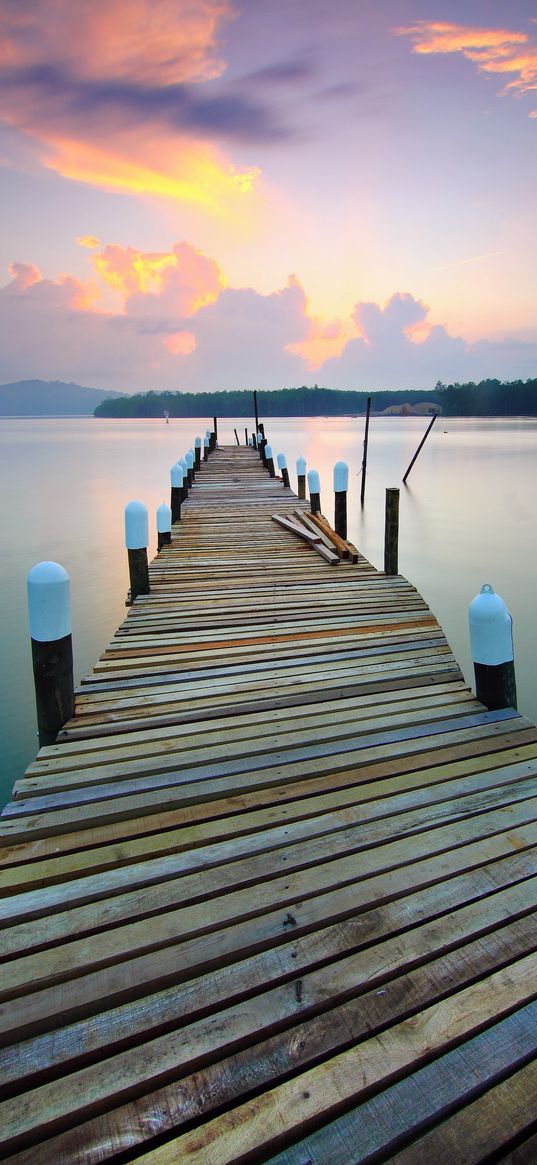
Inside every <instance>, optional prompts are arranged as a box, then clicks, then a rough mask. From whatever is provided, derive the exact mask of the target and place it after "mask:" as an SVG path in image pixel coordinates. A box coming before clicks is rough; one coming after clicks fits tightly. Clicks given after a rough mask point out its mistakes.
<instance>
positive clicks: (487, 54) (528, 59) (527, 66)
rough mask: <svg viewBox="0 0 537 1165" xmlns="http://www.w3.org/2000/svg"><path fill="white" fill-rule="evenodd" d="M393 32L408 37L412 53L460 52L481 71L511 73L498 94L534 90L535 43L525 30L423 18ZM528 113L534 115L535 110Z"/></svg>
mask: <svg viewBox="0 0 537 1165" xmlns="http://www.w3.org/2000/svg"><path fill="white" fill-rule="evenodd" d="M394 32H395V33H396V35H398V36H411V37H412V38H413V40H414V44H413V52H415V53H426V54H428V53H462V55H463V56H464V57H466V59H467V60H469V61H472V62H473V63H474V64H476V65H477V67H478V69H479V70H480V72H482V73H495V74H500V75H504V74H511V79H510V80H508V81H507V82H506V84H505V86H504V88H503V89H502V91H501V92H502V94H506V93H509V92H513V93H515V94H520V95H523V94H526V93H531V92H533V91H534V90H536V89H537V43H536V42H535V41H533V40H531V38H530V37H529V36H528V34H527V33H525V32H515V31H513V30H512V29H505V28H470V27H467V26H465V25H462V24H443V23H429V22H428V21H425V20H423V21H418V22H417V23H416V24H414V25H412V26H411V27H409V28H396V29H394ZM529 116H530V117H536V116H537V110H533V111H532V112H531V113H530V115H529Z"/></svg>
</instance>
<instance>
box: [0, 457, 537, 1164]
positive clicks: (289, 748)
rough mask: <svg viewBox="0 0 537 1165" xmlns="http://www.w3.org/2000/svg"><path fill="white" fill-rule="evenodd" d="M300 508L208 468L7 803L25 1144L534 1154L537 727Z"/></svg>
mask: <svg viewBox="0 0 537 1165" xmlns="http://www.w3.org/2000/svg"><path fill="white" fill-rule="evenodd" d="M297 507H298V510H300V508H302V509H304V510H306V503H298V501H297V498H296V497H295V496H294V494H293V493H292V492H291V491H290V490H288V489H284V488H283V486H282V483H281V481H280V480H279V479H277V478H276V479H270V478H269V477H268V475H267V474H266V473H265V471H264V470H263V469H262V467H261V466H260V463H259V460H258V458H257V456H256V454H255V453H254V451H252V450H250V449H246V448H239V447H233V448H232V449H230V448H219V449H217V450H216V451H215V452H214V453H213V454H212V455H211V458H210V460H209V461H208V462H207V463H203V464H202V467H201V470H200V471H199V473H198V475H197V480H196V483H195V485H194V488H193V490H192V491H191V494H190V497H189V499H188V502H187V503H186V504H185V505H184V506H183V512H182V518H181V521H180V523H177V524H176V526H174V528H173V539H172V544H171V546H169V547H164V548H163V550H162V551H161V553H160V554H159V555H158V557H157V558H156V559H155V560H154V562H153V563H152V564H151V566H150V579H151V593H150V594H149V595H148V596H143V597H142V596H140V597H139V598H138V599H137V600H136V602H135V603H134V605H133V606H132V608H131V609H130V610H129V613H128V615H127V617H126V619H125V621H124V623H123V625H122V626H121V627H120V628H119V629H118V632H117V634H116V635H115V636H114V639H113V640H112V642H111V643H110V644H109V645H108V647H107V648H106V649H105V651H104V652H103V654H102V656H101V658H100V660H99V661H98V662H97V664H96V666H95V668H94V670H93V672H92V673H91V675H89V676H87V677H85V679H84V680H83V681H82V683H81V685H80V687H79V689H78V691H77V697H76V708H75V715H74V717H73V719H72V720H71V721H69V722H68V723H67V724H66V725H65V727H64V729H63V730H62V732H61V733H60V734H59V737H58V740H57V742H56V743H55V744H53V745H50V746H48V747H46V748H43V749H41V751H40V752H39V754H38V756H37V758H36V760H35V761H34V762H33V763H32V764H31V765H30V766H29V767H28V770H27V772H26V774H25V775H24V777H23V778H22V779H21V780H20V781H18V782H17V783H16V785H15V788H14V791H13V799H12V802H11V803H10V804H9V805H8V806H7V807H6V809H5V810H4V813H3V814H2V816H1V818H0V842H1V844H2V848H1V850H0V893H1V895H2V906H3V910H2V918H1V926H0V960H1V961H0V965H1V968H2V975H1V977H0V1078H1V1079H2V1100H1V1102H0V1126H1V1128H2V1134H1V1136H2V1149H3V1154H4V1158H5V1159H6V1160H8V1161H10V1162H12V1165H48V1163H49V1162H61V1163H62V1165H82V1163H83V1165H92V1163H95V1165H97V1162H104V1161H110V1162H114V1161H116V1162H120V1161H121V1162H124V1161H127V1160H131V1159H132V1160H135V1159H136V1160H140V1161H143V1162H146V1165H174V1163H175V1162H177V1163H179V1162H180V1163H186V1162H191V1163H195V1165H225V1163H231V1162H243V1163H244V1165H246V1163H247V1162H253V1161H255V1162H270V1163H271V1165H305V1163H306V1162H310V1163H311V1165H352V1163H353V1162H355V1163H356V1165H360V1163H361V1165H364V1163H365V1162H369V1161H373V1160H374V1161H375V1162H376V1161H378V1162H380V1161H386V1162H388V1161H390V1162H392V1165H396V1163H397V1165H418V1163H419V1165H422V1163H425V1162H427V1163H428V1162H430V1161H433V1160H434V1161H438V1162H439V1163H440V1162H444V1161H445V1162H448V1161H449V1163H450V1165H456V1163H457V1161H459V1162H462V1161H464V1162H476V1163H477V1162H480V1161H483V1162H484V1161H488V1160H489V1159H492V1158H494V1160H500V1159H504V1160H505V1161H511V1162H512V1165H515V1163H516V1162H517V1161H520V1162H522V1161H531V1160H535V1159H536V1158H535V1155H534V1156H533V1157H532V1155H531V1154H532V1152H533V1151H534V1150H535V1128H534V1121H535V1111H537V1106H536V1101H537V1037H536V1034H535V1033H536V1030H537V1027H536V1019H537V1013H536V1011H535V1009H536V1007H537V876H536V875H537V785H536V781H535V777H536V775H537V730H536V729H535V727H534V726H533V725H532V724H530V723H529V722H528V721H527V720H525V719H524V717H522V716H520V715H518V713H516V712H515V711H514V710H513V709H501V710H499V711H498V712H487V711H486V709H484V708H483V707H482V705H480V704H479V703H478V702H477V701H476V700H475V699H474V698H473V697H472V695H471V693H470V692H469V691H468V688H467V685H466V684H465V681H464V679H463V677H462V675H461V673H460V670H459V668H458V666H457V664H456V662H455V660H454V658H453V655H452V653H451V651H450V649H449V646H448V644H447V643H446V640H445V637H444V635H443V632H442V630H441V628H440V627H439V626H438V624H437V622H436V620H435V619H434V616H433V615H432V614H431V612H430V611H429V610H428V608H427V606H426V604H425V603H424V601H423V599H422V598H421V596H420V595H419V594H418V593H417V592H416V591H415V589H414V588H413V587H412V586H411V585H410V584H409V583H408V582H407V581H406V580H405V579H403V578H401V577H400V576H397V577H395V578H392V577H389V578H388V577H386V576H385V575H384V574H382V573H381V572H379V571H376V570H375V569H374V568H373V567H372V566H371V565H370V564H369V563H368V562H367V561H366V560H365V559H364V558H363V557H362V556H361V555H358V561H357V562H356V563H352V562H350V561H349V560H348V559H345V558H342V560H341V561H340V563H339V565H338V569H337V570H334V568H333V566H332V565H330V564H329V562H325V561H324V560H323V559H322V558H321V557H319V556H318V554H317V553H316V551H315V549H313V548H312V546H310V545H308V543H307V541H304V540H303V539H300V538H298V537H297V536H296V534H295V533H294V531H293V526H294V525H295V524H296V521H297V518H296V511H297ZM274 513H277V514H282V515H283V516H284V518H285V517H286V516H288V518H289V519H290V523H287V522H284V524H281V523H276V522H274V521H273V520H272V515H273V514H274Z"/></svg>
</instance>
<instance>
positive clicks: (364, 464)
mask: <svg viewBox="0 0 537 1165" xmlns="http://www.w3.org/2000/svg"><path fill="white" fill-rule="evenodd" d="M370 415H371V397H370V396H368V398H367V409H366V414H365V433H364V455H363V458H362V484H361V487H360V505H362V506H363V504H364V498H365V476H366V473H367V446H368V442H369V417H370Z"/></svg>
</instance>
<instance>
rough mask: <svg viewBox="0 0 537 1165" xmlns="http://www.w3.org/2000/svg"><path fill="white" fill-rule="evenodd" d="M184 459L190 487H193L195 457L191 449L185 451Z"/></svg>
mask: <svg viewBox="0 0 537 1165" xmlns="http://www.w3.org/2000/svg"><path fill="white" fill-rule="evenodd" d="M184 460H185V461H186V472H187V479H188V488H189V489H191V488H192V483H193V480H194V457H193V455H192V453H191V452H190V449H189V450H188V451H187V452H186V453H185V457H184Z"/></svg>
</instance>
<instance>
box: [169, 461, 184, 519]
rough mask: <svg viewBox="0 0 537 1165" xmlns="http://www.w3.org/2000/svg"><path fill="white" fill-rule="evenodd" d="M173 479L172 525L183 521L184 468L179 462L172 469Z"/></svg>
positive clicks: (171, 476) (171, 500) (171, 475)
mask: <svg viewBox="0 0 537 1165" xmlns="http://www.w3.org/2000/svg"><path fill="white" fill-rule="evenodd" d="M170 478H171V498H170V503H171V519H172V523H174V522H180V521H181V502H182V500H183V479H184V474H183V466H182V465H179V462H178V461H177V462H176V463H175V465H172V467H171V469H170Z"/></svg>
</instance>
